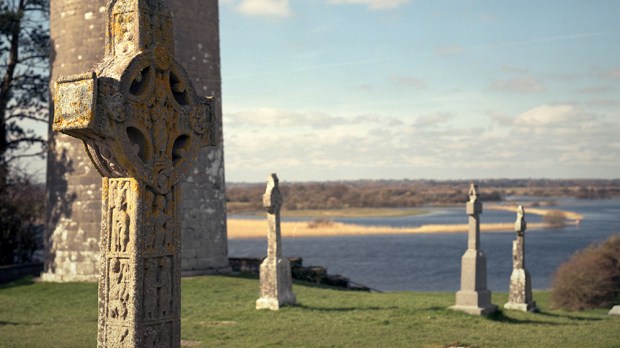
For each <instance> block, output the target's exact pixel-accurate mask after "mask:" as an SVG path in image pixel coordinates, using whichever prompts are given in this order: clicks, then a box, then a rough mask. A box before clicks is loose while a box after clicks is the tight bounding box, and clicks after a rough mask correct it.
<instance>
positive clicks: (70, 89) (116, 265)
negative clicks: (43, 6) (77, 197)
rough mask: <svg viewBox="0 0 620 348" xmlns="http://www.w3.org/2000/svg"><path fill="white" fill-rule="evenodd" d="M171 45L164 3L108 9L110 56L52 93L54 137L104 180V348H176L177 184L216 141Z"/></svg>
mask: <svg viewBox="0 0 620 348" xmlns="http://www.w3.org/2000/svg"><path fill="white" fill-rule="evenodd" d="M172 38H173V32H172V21H171V15H170V12H169V10H168V9H167V7H166V5H165V1H164V0H125V1H123V0H112V1H110V2H109V3H108V6H107V31H106V44H105V57H104V58H103V60H102V61H101V62H100V63H99V64H98V65H97V66H96V67H95V68H94V69H93V71H90V72H88V73H86V74H83V75H76V76H68V77H61V78H59V79H58V81H57V82H56V86H55V89H56V99H55V113H54V115H55V116H54V124H53V129H54V130H55V131H60V132H63V133H66V134H68V135H71V136H74V137H77V138H80V139H82V140H83V142H84V145H85V146H86V150H87V152H88V154H89V155H90V158H91V160H92V161H93V163H94V165H95V167H96V168H97V170H98V171H99V173H100V174H101V175H102V176H103V197H102V199H103V209H102V214H103V217H102V227H101V228H102V232H101V236H102V237H101V258H100V280H99V333H98V346H99V347H179V346H180V328H181V324H180V310H181V284H180V276H181V237H180V214H179V211H178V209H177V203H178V202H179V201H180V186H179V180H180V178H181V176H182V175H183V174H184V173H186V172H187V171H188V169H189V168H190V167H191V165H192V162H193V161H194V158H195V156H196V153H197V152H198V150H199V148H200V147H202V146H206V145H212V144H215V143H216V142H217V141H218V139H216V132H215V131H214V130H215V127H214V120H213V119H212V117H213V116H212V115H213V113H212V112H211V102H210V100H209V99H205V98H200V97H198V96H197V94H196V93H195V92H194V90H193V88H192V86H191V83H190V79H189V78H188V76H187V75H186V73H185V71H184V70H183V68H182V67H181V66H180V65H179V64H178V63H177V62H176V61H175V60H174V42H173V39H172Z"/></svg>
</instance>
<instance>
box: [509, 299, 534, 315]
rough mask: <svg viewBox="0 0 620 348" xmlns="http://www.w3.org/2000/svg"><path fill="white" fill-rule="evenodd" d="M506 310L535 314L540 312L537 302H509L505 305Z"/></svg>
mask: <svg viewBox="0 0 620 348" xmlns="http://www.w3.org/2000/svg"><path fill="white" fill-rule="evenodd" d="M504 308H506V309H512V310H515V311H522V312H533V313H537V312H539V310H538V307H536V302H535V301H534V302H529V303H514V302H508V303H506V304H505V305H504Z"/></svg>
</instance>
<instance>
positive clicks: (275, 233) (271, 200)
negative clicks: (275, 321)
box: [256, 174, 296, 310]
mask: <svg viewBox="0 0 620 348" xmlns="http://www.w3.org/2000/svg"><path fill="white" fill-rule="evenodd" d="M263 206H264V207H265V209H266V210H267V224H268V226H269V230H268V232H267V258H266V259H265V260H263V262H262V263H261V265H260V295H261V297H260V298H259V299H258V300H256V309H271V310H278V309H280V307H281V306H284V305H294V304H295V302H296V298H295V294H294V293H293V281H292V276H291V265H290V262H289V260H288V259H287V258H283V257H282V232H281V230H280V208H281V207H282V194H281V193H280V187H279V184H278V176H277V175H276V174H271V175H270V176H269V178H268V181H267V187H266V189H265V194H264V195H263Z"/></svg>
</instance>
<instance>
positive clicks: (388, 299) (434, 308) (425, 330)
mask: <svg viewBox="0 0 620 348" xmlns="http://www.w3.org/2000/svg"><path fill="white" fill-rule="evenodd" d="M294 291H295V293H296V294H297V298H298V301H299V303H300V305H298V306H296V307H290V308H284V309H282V310H281V311H279V312H271V311H257V310H255V309H254V301H255V300H256V298H257V293H258V280H256V279H252V278H243V277H224V276H209V277H197V278H191V279H184V280H183V309H182V325H183V326H182V327H183V329H182V337H183V340H184V341H185V343H186V344H187V345H191V346H193V347H212V346H218V347H270V346H272V347H293V346H295V347H303V346H307V347H361V346H363V347H444V346H446V345H450V344H454V343H456V342H459V343H460V344H461V345H466V346H476V347H545V346H546V347H560V346H561V347H584V346H589V347H594V346H595V347H614V346H616V347H617V346H619V345H620V330H618V328H619V327H620V318H615V317H609V316H607V315H605V314H606V311H605V310H595V311H587V312H582V313H571V312H562V311H549V310H548V309H547V293H546V292H537V293H535V294H534V297H535V299H536V300H537V301H538V303H539V305H540V306H541V307H542V310H543V312H542V313H540V314H532V313H521V312H514V311H504V312H503V314H498V315H496V316H494V317H492V318H481V317H475V316H469V315H466V314H463V313H459V312H453V311H449V310H447V309H446V307H448V306H450V305H452V304H453V302H454V294H452V293H417V292H399V293H385V294H378V293H357V292H347V291H339V290H333V289H325V288H317V287H314V286H309V285H308V284H302V283H296V284H295V286H294ZM493 300H494V303H497V304H503V303H504V302H505V301H506V294H494V296H493ZM96 306H97V291H96V285H95V284H43V283H35V284H31V283H28V282H23V281H22V282H21V283H20V284H14V285H12V286H9V287H6V286H5V287H0V347H50V346H58V347H60V346H62V347H93V346H95V345H96V337H95V336H96V331H97V323H96V319H97V308H96Z"/></svg>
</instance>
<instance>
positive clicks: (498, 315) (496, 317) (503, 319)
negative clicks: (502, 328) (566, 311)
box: [486, 311, 561, 326]
mask: <svg viewBox="0 0 620 348" xmlns="http://www.w3.org/2000/svg"><path fill="white" fill-rule="evenodd" d="M486 318H487V319H489V320H491V321H495V322H498V323H507V324H539V325H549V326H556V325H561V324H559V323H550V322H547V321H540V320H531V319H516V318H511V317H508V316H506V315H505V314H504V312H502V311H497V312H495V313H493V314H490V315H489V316H487V317H486Z"/></svg>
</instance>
